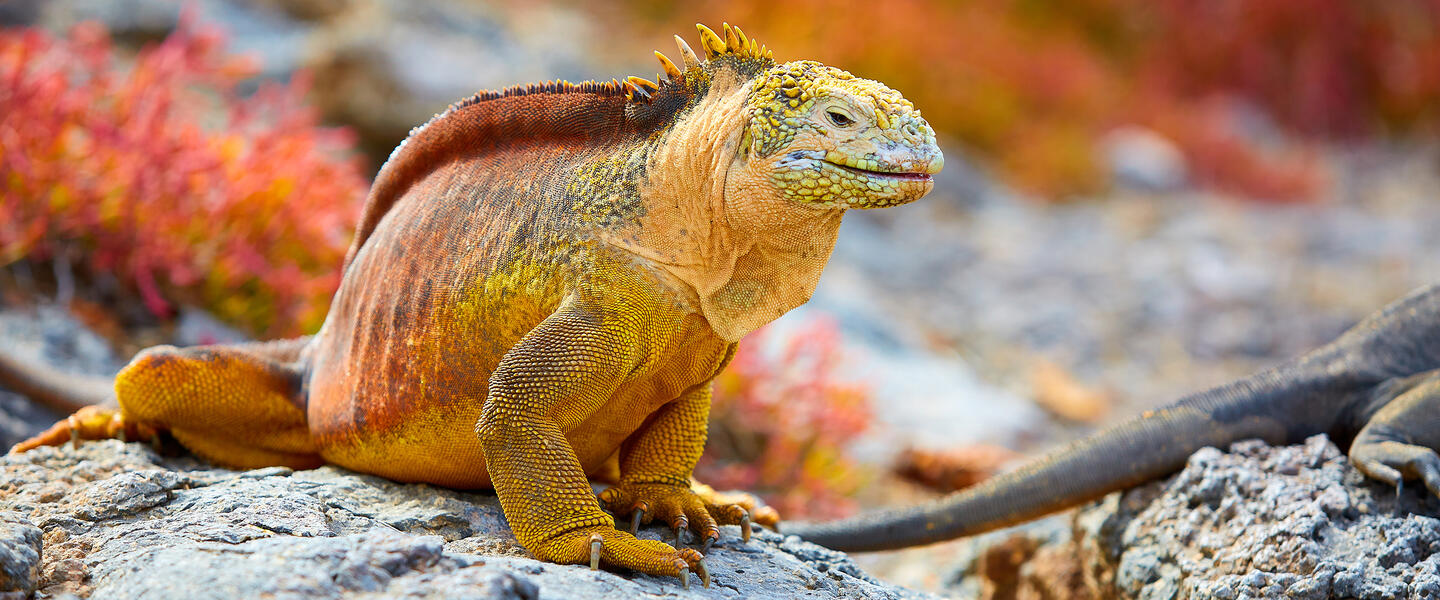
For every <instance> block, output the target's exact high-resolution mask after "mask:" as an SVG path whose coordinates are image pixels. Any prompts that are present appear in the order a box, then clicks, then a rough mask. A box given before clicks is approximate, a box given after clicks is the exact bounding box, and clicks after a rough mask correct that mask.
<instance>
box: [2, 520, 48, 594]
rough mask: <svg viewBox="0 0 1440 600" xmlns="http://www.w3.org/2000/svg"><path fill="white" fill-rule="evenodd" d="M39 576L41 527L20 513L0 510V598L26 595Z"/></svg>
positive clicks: (33, 588) (32, 589) (31, 589)
mask: <svg viewBox="0 0 1440 600" xmlns="http://www.w3.org/2000/svg"><path fill="white" fill-rule="evenodd" d="M39 578H40V529H39V528H37V527H35V526H34V525H32V524H30V521H28V520H27V519H25V517H23V516H21V515H20V514H19V513H15V512H9V511H4V512H0V597H3V595H4V594H7V593H9V594H14V593H17V592H18V593H19V594H21V595H22V597H23V596H24V595H28V594H29V593H30V592H32V591H34V590H35V584H36V581H37V580H38V579H39Z"/></svg>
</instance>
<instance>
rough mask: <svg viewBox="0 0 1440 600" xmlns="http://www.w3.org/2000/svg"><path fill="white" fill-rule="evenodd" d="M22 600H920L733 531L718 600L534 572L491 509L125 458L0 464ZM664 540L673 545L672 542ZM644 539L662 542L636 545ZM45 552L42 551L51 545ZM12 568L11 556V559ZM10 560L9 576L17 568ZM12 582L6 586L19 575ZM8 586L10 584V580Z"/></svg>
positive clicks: (149, 455)
mask: <svg viewBox="0 0 1440 600" xmlns="http://www.w3.org/2000/svg"><path fill="white" fill-rule="evenodd" d="M0 482H3V483H0V558H4V560H3V563H4V564H5V565H6V567H5V571H3V572H4V573H5V574H6V576H7V577H12V580H13V581H16V582H18V583H17V584H14V585H15V587H13V588H3V587H0V590H6V589H17V590H22V593H28V592H29V591H30V590H34V591H37V592H39V593H41V594H48V595H64V594H76V595H79V596H82V597H90V598H151V597H154V598H198V599H209V598H214V599H222V598H224V599H229V598H256V597H266V598H317V597H318V598H382V597H383V598H500V599H512V598H513V599H543V598H613V599H616V600H619V599H629V598H653V597H662V596H664V597H673V596H680V597H693V598H755V597H765V598H875V599H897V598H926V597H929V596H926V595H924V594H920V593H916V592H912V591H909V590H906V589H902V588H898V587H894V586H889V585H886V584H883V583H881V582H879V581H877V580H875V579H874V578H872V577H870V576H869V575H867V574H865V573H864V572H863V571H861V570H860V569H859V568H858V567H856V566H855V563H854V562H852V561H851V560H850V558H849V557H847V556H846V555H844V554H842V553H839V552H834V551H831V550H827V549H824V548H820V547H818V546H815V545H812V544H809V543H806V542H802V541H800V540H799V539H797V538H788V539H787V538H785V537H783V536H781V535H779V534H775V533H772V532H769V531H757V532H756V535H755V536H754V537H753V538H752V541H751V542H749V543H741V542H740V541H739V539H738V538H739V532H738V530H737V529H736V528H734V527H727V528H726V530H725V531H724V532H723V535H724V536H725V537H724V538H722V541H721V542H720V543H718V544H717V545H716V546H715V547H714V548H713V549H712V550H711V552H710V553H709V555H708V557H707V558H706V564H707V565H708V567H709V569H710V571H711V573H712V575H713V576H714V585H713V586H712V587H711V588H709V589H705V588H702V587H700V586H699V585H698V584H699V580H698V578H694V577H692V586H691V589H690V590H689V591H688V592H687V591H685V590H684V589H682V588H681V587H680V584H679V582H677V581H675V580H674V579H670V578H658V577H651V576H648V575H641V574H636V573H629V572H627V573H613V572H608V571H591V570H589V569H588V568H587V567H585V566H575V565H555V564H549V563H543V562H540V561H537V560H534V559H532V558H529V557H528V556H527V555H526V553H525V551H524V550H523V549H522V548H521V547H520V546H519V544H517V543H516V542H515V538H514V536H513V535H512V534H511V532H510V530H509V528H508V527H506V525H505V521H504V517H503V515H502V513H501V512H500V506H499V503H498V501H497V500H496V498H495V496H494V495H493V494H491V493H469V492H459V491H455V490H448V489H442V488H436V487H433V486H428V485H420V484H401V483H395V482H391V481H388V480H385V479H382V478H379V477H373V476H369V475H361V474H356V473H352V472H349V471H345V470H343V469H338V468H335V467H322V468H319V469H315V470H310V471H292V470H290V469H284V468H269V469H259V470H255V471H249V472H235V471H230V470H226V469H220V468H216V467H212V466H209V465H207V464H205V463H203V462H201V461H199V460H197V459H195V458H192V457H162V456H160V455H158V454H156V453H155V452H154V451H153V450H151V449H150V448H149V447H148V446H143V445H141V444H124V443H121V442H119V441H115V440H108V441H101V442H88V443H86V444H84V445H82V446H81V447H79V448H78V449H77V448H73V447H70V446H68V445H67V446H65V447H59V448H49V447H46V448H39V449H36V450H34V451H32V452H28V453H26V454H21V455H14V456H5V457H4V458H3V459H0ZM666 535H667V536H668V534H666ZM641 536H642V537H647V538H650V539H662V535H661V532H660V531H659V530H658V529H656V530H642V532H641ZM42 539H43V542H44V543H43V548H42V544H41V541H42ZM7 553H8V554H7ZM12 555H13V556H18V557H20V558H17V559H15V560H13V561H12V560H11V559H10V558H9V557H10V556H12ZM12 564H13V565H15V568H13V569H12V568H11V565H12ZM12 571H16V572H18V573H19V574H20V575H19V576H18V577H15V576H11V575H10V573H11V572H12Z"/></svg>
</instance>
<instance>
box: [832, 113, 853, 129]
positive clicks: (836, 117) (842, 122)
mask: <svg viewBox="0 0 1440 600" xmlns="http://www.w3.org/2000/svg"><path fill="white" fill-rule="evenodd" d="M825 116H826V117H829V118H830V122H831V123H833V124H834V125H835V126H836V127H849V126H850V125H852V124H854V123H855V119H852V118H850V115H847V114H845V113H842V112H840V111H837V110H830V111H826V112H825Z"/></svg>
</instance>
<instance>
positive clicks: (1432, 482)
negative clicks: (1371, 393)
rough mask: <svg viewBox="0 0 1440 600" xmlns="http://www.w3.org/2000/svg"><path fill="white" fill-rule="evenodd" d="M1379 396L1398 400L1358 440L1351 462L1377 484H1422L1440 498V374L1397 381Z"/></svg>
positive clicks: (1381, 411) (1384, 408)
mask: <svg viewBox="0 0 1440 600" xmlns="http://www.w3.org/2000/svg"><path fill="white" fill-rule="evenodd" d="M1379 393H1381V394H1384V395H1389V396H1393V399H1391V400H1389V401H1388V402H1386V403H1385V405H1384V406H1382V407H1381V408H1380V409H1379V410H1378V411H1376V412H1375V414H1374V415H1373V416H1371V417H1370V420H1369V421H1368V422H1367V423H1366V424H1365V427H1364V428H1362V429H1361V430H1360V433H1359V434H1358V435H1356V436H1355V441H1354V442H1353V443H1352V444H1351V445H1350V462H1351V463H1352V464H1354V465H1355V467H1356V468H1357V469H1360V471H1361V472H1362V473H1364V474H1365V475H1366V476H1368V477H1370V478H1371V479H1375V480H1378V481H1381V482H1384V483H1386V484H1389V485H1391V486H1399V485H1400V484H1401V482H1402V481H1403V480H1406V479H1410V480H1416V479H1418V480H1420V481H1421V482H1423V483H1424V484H1425V487H1426V488H1428V489H1429V490H1430V493H1432V494H1435V495H1436V496H1440V455H1437V454H1436V452H1435V448H1437V447H1440V371H1431V372H1428V373H1422V374H1420V375H1416V376H1413V377H1410V378H1407V379H1405V380H1400V381H1396V382H1392V383H1391V384H1390V385H1389V386H1387V389H1383V390H1381V391H1380V392H1379ZM1382 400H1383V398H1382Z"/></svg>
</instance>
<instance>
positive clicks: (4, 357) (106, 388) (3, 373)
mask: <svg viewBox="0 0 1440 600" xmlns="http://www.w3.org/2000/svg"><path fill="white" fill-rule="evenodd" d="M0 387H3V388H5V389H7V390H10V391H12V392H15V393H17V394H20V395H22V396H26V397H28V398H30V399H31V400H34V401H35V402H38V403H40V404H41V405H44V406H45V407H47V408H49V409H51V410H53V411H55V412H58V413H62V414H70V413H73V412H75V411H77V410H80V408H82V407H84V406H89V405H91V404H105V405H113V404H115V380H114V378H113V377H105V376H101V375H77V374H74V373H62V372H60V371H56V370H55V369H52V368H50V367H48V366H45V365H43V364H39V363H32V362H30V361H26V360H22V359H20V358H17V357H15V356H13V355H10V354H7V353H3V352H0Z"/></svg>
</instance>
